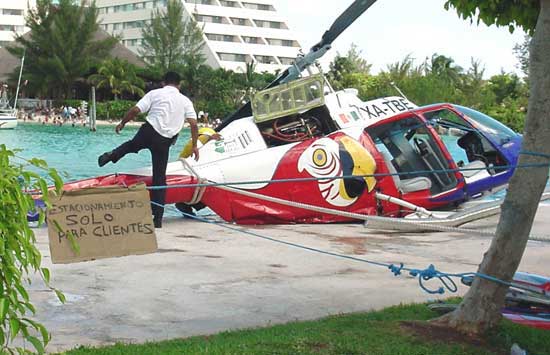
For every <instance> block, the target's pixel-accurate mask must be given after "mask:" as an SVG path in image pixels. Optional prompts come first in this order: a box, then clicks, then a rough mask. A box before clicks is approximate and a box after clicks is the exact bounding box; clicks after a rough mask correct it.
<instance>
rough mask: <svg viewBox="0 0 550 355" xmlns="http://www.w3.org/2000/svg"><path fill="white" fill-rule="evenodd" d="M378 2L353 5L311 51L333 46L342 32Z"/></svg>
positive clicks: (370, 0) (366, 0) (362, 1)
mask: <svg viewBox="0 0 550 355" xmlns="http://www.w3.org/2000/svg"><path fill="white" fill-rule="evenodd" d="M375 2H376V0H356V1H355V2H354V3H353V4H351V5H350V6H349V7H348V8H347V9H346V11H344V12H343V13H342V14H341V15H340V16H339V17H338V18H337V19H336V21H334V23H333V24H332V26H330V29H329V30H328V31H326V32H325V33H324V34H323V38H322V39H321V42H319V43H317V44H316V45H315V46H313V47H312V48H311V50H317V49H319V48H322V47H324V46H326V45H331V44H332V42H334V40H335V39H336V38H338V36H340V34H342V32H344V31H345V30H346V28H348V27H349V26H350V25H351V24H352V23H353V22H355V20H357V18H358V17H359V16H361V15H362V14H363V13H364V12H365V11H367V9H368V8H369V7H371V6H372V5H373V4H374V3H375Z"/></svg>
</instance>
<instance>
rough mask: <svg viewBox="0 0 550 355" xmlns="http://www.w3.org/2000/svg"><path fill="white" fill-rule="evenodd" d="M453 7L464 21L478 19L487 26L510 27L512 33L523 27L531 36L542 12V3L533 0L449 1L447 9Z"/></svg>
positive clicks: (446, 4) (446, 5)
mask: <svg viewBox="0 0 550 355" xmlns="http://www.w3.org/2000/svg"><path fill="white" fill-rule="evenodd" d="M451 7H453V8H455V9H456V11H457V12H458V14H459V15H460V16H462V18H464V19H470V20H473V19H474V18H475V17H477V18H478V20H477V21H478V23H479V21H483V22H484V23H485V24H486V25H487V26H490V25H497V26H508V28H509V30H510V32H513V31H514V29H515V28H516V27H521V28H523V29H524V30H525V31H526V32H529V33H531V34H532V33H533V31H534V30H535V26H536V24H537V18H538V14H539V12H540V2H539V1H533V0H515V1H510V0H484V1H477V0H447V2H446V3H445V9H447V10H448V9H449V8H451Z"/></svg>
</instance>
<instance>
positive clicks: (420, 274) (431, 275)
mask: <svg viewBox="0 0 550 355" xmlns="http://www.w3.org/2000/svg"><path fill="white" fill-rule="evenodd" d="M151 204H153V205H156V206H160V207H163V208H170V209H174V210H177V209H176V208H175V207H173V206H166V205H162V204H159V203H157V202H154V201H151ZM178 212H180V213H181V214H182V215H184V216H185V217H188V218H193V219H195V220H198V221H200V222H204V223H209V224H214V225H217V226H220V227H223V228H226V229H229V230H232V231H237V232H240V233H244V234H248V235H251V236H253V237H256V238H260V239H264V240H268V241H271V242H275V243H279V244H283V245H287V246H290V247H294V248H298V249H302V250H307V251H310V252H315V253H319V254H324V255H329V256H334V257H338V258H343V259H348V260H352V261H358V262H362V263H367V264H370V265H374V266H380V267H384V268H386V269H388V270H390V271H391V273H393V274H394V276H400V275H401V273H402V272H403V271H407V272H408V273H409V275H410V276H411V277H414V278H418V284H419V286H420V288H421V289H422V290H424V292H427V293H429V294H432V295H433V294H440V295H442V294H444V293H445V292H446V291H447V292H450V293H456V292H457V291H458V286H457V284H456V282H455V281H454V280H453V278H460V279H462V280H466V279H468V278H470V279H472V278H473V277H479V278H482V279H485V280H488V281H492V282H495V283H498V284H501V285H504V286H507V287H510V286H512V284H511V283H510V282H507V281H503V280H500V279H498V278H496V277H493V276H490V275H485V274H482V273H478V272H467V273H459V274H453V273H446V272H442V271H439V270H437V269H436V267H435V266H434V265H433V264H430V265H429V266H428V267H427V268H426V269H411V268H408V267H405V265H404V264H403V263H400V264H399V265H395V264H388V263H383V262H378V261H373V260H368V259H363V258H357V257H353V256H349V255H344V254H339V253H334V252H330V251H326V250H322V249H317V248H312V247H308V246H304V245H301V244H297V243H292V242H288V241H284V240H279V239H276V238H272V237H268V236H265V235H261V234H258V233H255V232H251V231H247V230H243V229H239V228H236V227H232V226H230V225H227V224H225V223H221V222H216V221H211V220H208V219H206V218H202V217H200V216H195V215H191V214H188V213H184V212H181V211H179V210H178ZM434 279H437V280H439V282H440V286H439V287H437V288H430V287H428V285H427V282H428V281H430V280H434ZM514 287H516V288H522V287H521V286H519V285H514ZM524 290H527V291H529V289H527V288H524Z"/></svg>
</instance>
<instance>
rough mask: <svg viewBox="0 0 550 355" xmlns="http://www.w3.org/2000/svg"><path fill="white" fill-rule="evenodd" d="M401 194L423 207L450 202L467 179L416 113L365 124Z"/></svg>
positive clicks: (461, 193)
mask: <svg viewBox="0 0 550 355" xmlns="http://www.w3.org/2000/svg"><path fill="white" fill-rule="evenodd" d="M366 131H367V133H368V134H369V135H370V137H371V138H372V139H373V140H374V142H375V144H376V148H377V149H378V151H379V152H380V153H381V155H382V156H383V157H384V162H385V164H386V167H387V168H388V171H389V172H390V174H392V178H393V181H394V183H395V186H396V188H397V189H398V191H399V192H400V196H401V197H402V198H403V199H405V200H407V201H409V202H412V203H415V204H418V205H420V206H423V207H427V208H433V207H438V206H441V205H446V204H448V201H449V200H455V199H456V196H457V195H459V196H461V195H463V193H464V192H463V187H464V183H463V182H462V181H461V180H462V179H461V176H460V175H459V174H457V173H455V172H453V171H452V169H454V168H455V165H454V163H453V161H452V160H451V159H450V156H449V155H448V152H446V151H445V150H444V146H443V145H442V144H441V142H440V138H439V137H438V135H437V133H436V132H435V131H434V130H433V129H432V128H431V127H430V126H429V125H428V124H427V122H426V121H425V120H424V119H423V118H422V117H421V116H418V115H416V114H411V113H407V114H402V115H398V116H396V117H395V118H391V119H388V120H384V121H382V122H380V123H376V124H374V125H372V126H369V127H367V128H366Z"/></svg>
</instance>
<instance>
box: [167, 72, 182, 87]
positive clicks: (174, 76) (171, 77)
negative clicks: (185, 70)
mask: <svg viewBox="0 0 550 355" xmlns="http://www.w3.org/2000/svg"><path fill="white" fill-rule="evenodd" d="M180 81H181V77H180V75H179V74H178V73H176V72H174V71H169V72H167V73H166V74H164V84H166V85H179V84H180Z"/></svg>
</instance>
